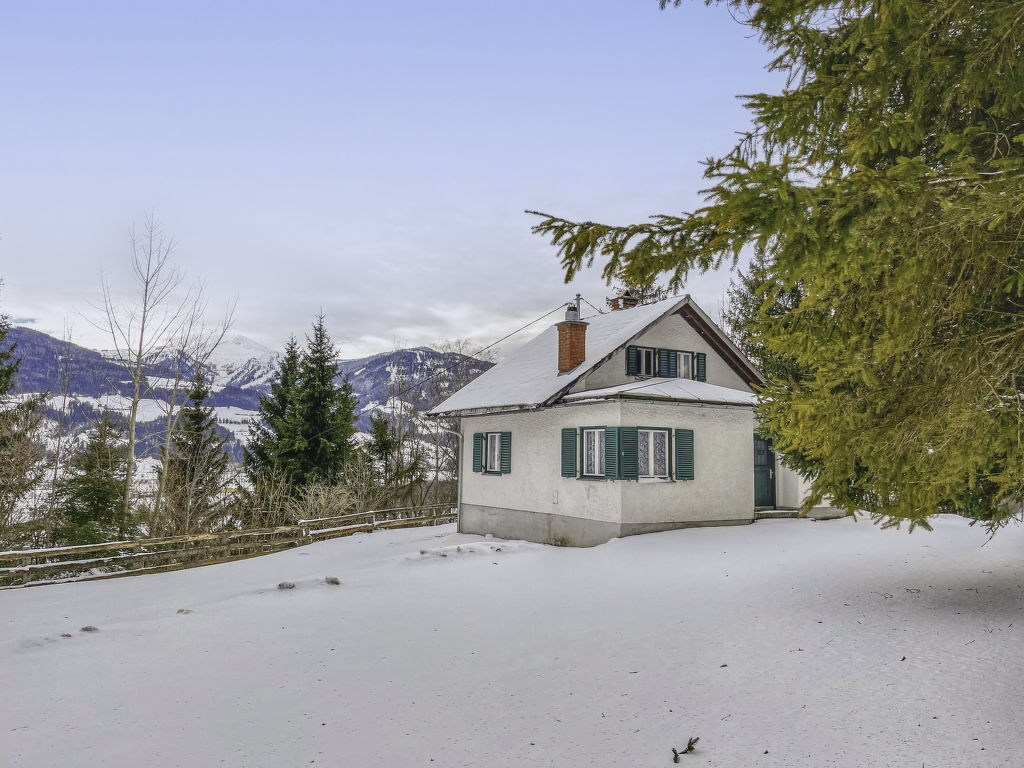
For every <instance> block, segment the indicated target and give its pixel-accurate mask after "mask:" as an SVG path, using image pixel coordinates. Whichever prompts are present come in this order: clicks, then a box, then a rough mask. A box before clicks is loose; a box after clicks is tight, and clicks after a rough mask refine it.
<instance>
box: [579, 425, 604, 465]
mask: <svg viewBox="0 0 1024 768" xmlns="http://www.w3.org/2000/svg"><path fill="white" fill-rule="evenodd" d="M604 435H605V430H604V427H601V428H599V429H584V430H583V476H584V477H604Z"/></svg>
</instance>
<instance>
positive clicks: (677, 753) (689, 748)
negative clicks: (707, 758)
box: [672, 736, 700, 763]
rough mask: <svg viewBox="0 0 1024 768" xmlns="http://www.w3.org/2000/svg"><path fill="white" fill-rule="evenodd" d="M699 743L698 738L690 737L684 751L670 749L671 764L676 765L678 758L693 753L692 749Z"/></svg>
mask: <svg viewBox="0 0 1024 768" xmlns="http://www.w3.org/2000/svg"><path fill="white" fill-rule="evenodd" d="M698 741H700V736H691V737H690V740H689V741H688V742H687V743H686V749H684V750H683V751H681V752H680V751H679V750H678V749H676V748H675V747H672V762H673V763H678V762H679V756H680V755H685V754H688V753H690V752H693V748H694V747H696V746H697V742H698Z"/></svg>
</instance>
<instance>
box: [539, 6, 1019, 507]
mask: <svg viewBox="0 0 1024 768" xmlns="http://www.w3.org/2000/svg"><path fill="white" fill-rule="evenodd" d="M669 2H670V0H661V5H662V7H664V6H666V5H668V4H669ZM671 2H672V4H674V5H679V4H680V0H671ZM722 4H724V5H727V6H728V7H729V8H730V10H732V11H733V12H734V14H736V15H737V16H739V17H745V20H746V22H747V23H748V24H749V25H750V26H751V27H752V28H753V29H754V30H756V32H757V33H758V34H759V36H760V39H761V40H762V42H763V43H764V44H765V45H766V46H767V47H768V48H769V49H770V50H772V51H773V52H774V54H775V58H774V60H773V61H772V64H771V67H772V68H773V69H775V70H779V71H782V72H784V73H785V74H786V75H787V76H788V81H787V87H786V88H785V89H784V90H783V91H782V92H781V93H779V94H774V95H772V94H756V95H752V96H749V97H747V106H748V108H749V109H750V111H751V114H752V119H753V125H754V127H753V129H752V130H751V131H750V132H749V134H748V135H746V136H745V137H743V138H742V139H741V141H740V142H739V144H738V145H737V147H736V148H735V150H734V151H733V152H732V153H730V154H729V155H728V156H726V157H724V158H720V159H716V160H712V161H709V163H708V165H707V168H706V172H705V175H706V177H707V178H708V179H709V180H710V184H711V187H710V189H709V190H708V192H707V198H706V199H707V204H706V206H705V207H703V208H701V209H699V210H698V211H696V212H694V213H692V214H682V215H672V216H656V217H654V219H653V220H652V221H649V222H646V223H642V224H637V225H632V226H626V227H618V226H607V225H602V224H597V223H594V222H574V221H568V220H565V219H561V218H558V217H552V216H545V217H544V219H543V220H542V221H541V222H540V224H538V225H537V227H536V228H535V231H537V232H539V233H543V234H546V235H548V236H550V237H551V238H552V241H553V243H554V244H556V245H557V246H558V248H559V253H560V256H561V258H562V264H563V266H564V268H565V270H566V276H567V277H569V278H571V277H572V276H573V275H574V274H575V273H576V272H577V271H578V270H580V269H581V268H583V267H585V266H588V265H590V264H592V263H593V261H594V259H595V258H599V259H601V260H602V261H604V262H605V266H604V270H605V275H606V276H607V277H615V276H618V275H620V274H621V275H625V276H626V278H627V279H628V280H629V281H630V282H633V283H636V284H646V283H649V282H651V280H653V279H655V278H656V277H657V276H658V275H659V274H661V273H663V272H668V273H669V275H670V278H671V284H672V285H679V284H680V283H681V282H682V281H683V279H684V278H685V276H686V274H687V272H688V271H690V270H696V271H703V270H708V269H712V268H715V267H717V266H719V265H721V264H723V263H730V262H732V263H735V261H736V259H737V258H738V256H739V254H740V253H741V251H743V250H744V249H749V250H751V251H753V253H754V254H755V255H756V257H757V258H758V259H759V260H760V261H761V263H762V265H763V268H764V275H763V277H764V285H765V286H767V288H766V292H765V294H764V301H763V303H762V307H761V308H759V310H758V312H757V316H756V318H754V320H753V322H752V324H751V327H752V329H753V332H754V334H755V335H756V336H757V337H758V338H759V339H761V340H763V344H764V346H765V349H766V350H767V351H768V352H770V353H771V354H773V355H777V356H779V357H780V358H791V359H792V360H793V361H795V363H796V364H797V366H798V367H799V368H800V370H801V371H804V372H806V375H791V374H786V373H780V374H779V375H776V376H775V377H774V378H773V379H772V380H771V381H770V382H769V384H768V386H767V387H766V388H765V390H764V391H763V392H762V397H761V404H760V407H759V413H760V416H761V418H762V419H763V420H764V423H765V426H766V428H767V429H768V430H769V431H770V432H771V433H773V434H774V435H775V436H776V438H777V443H776V444H777V446H778V447H779V448H780V449H782V450H783V451H786V452H793V453H800V454H802V455H803V456H805V457H807V459H808V460H810V461H812V462H814V463H816V465H817V466H818V471H817V473H816V474H815V476H814V479H813V489H814V492H815V494H816V495H817V497H818V498H820V497H821V496H823V495H828V496H830V497H831V498H832V499H833V501H834V503H836V504H838V505H840V506H842V507H845V508H848V509H854V508H866V509H868V510H870V511H872V512H874V513H876V514H877V516H878V518H879V519H882V520H884V521H886V522H887V523H895V522H899V521H900V520H904V519H905V520H909V521H911V524H912V525H911V527H913V525H915V524H922V525H925V526H927V519H928V517H929V516H930V515H932V514H934V513H936V512H938V511H946V510H955V511H960V512H963V513H966V514H968V515H972V516H975V517H977V518H980V519H984V520H987V521H988V522H989V524H990V525H992V526H996V525H998V524H1000V523H1001V522H1003V521H1005V520H1007V519H1010V518H1011V517H1012V516H1013V515H1014V514H1015V510H1016V509H1019V508H1020V504H1021V502H1022V501H1024V440H1022V439H1021V436H1022V434H1024V395H1022V391H1024V55H1022V54H1021V52H1022V50H1024V14H1022V13H1021V3H1020V2H1019V0H975V1H974V2H971V3H941V2H934V1H933V0H903V2H899V3H896V2H881V1H875V2H867V1H866V0H836V1H835V2H826V1H825V0H799V1H798V2H767V1H766V0H727V1H725V2H723V3H722ZM795 289H799V293H800V296H799V301H798V303H796V304H795V306H793V307H791V308H790V309H787V311H784V312H781V313H779V314H772V313H770V312H768V311H762V310H763V308H764V307H770V306H773V305H774V300H775V298H776V296H777V295H778V293H779V292H785V291H793V290H795ZM812 501H813V500H812Z"/></svg>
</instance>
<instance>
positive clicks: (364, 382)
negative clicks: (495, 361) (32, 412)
mask: <svg viewBox="0 0 1024 768" xmlns="http://www.w3.org/2000/svg"><path fill="white" fill-rule="evenodd" d="M7 342H8V343H10V342H14V343H15V344H17V352H16V354H17V356H19V357H20V358H21V368H20V370H19V372H18V377H17V379H16V384H15V386H16V390H18V391H20V392H22V393H25V394H28V393H42V392H46V393H48V398H47V401H46V406H47V419H48V423H47V429H46V433H47V438H48V440H50V441H52V440H54V439H55V436H56V433H57V429H58V420H59V417H60V413H61V405H62V401H63V391H64V383H63V382H64V381H65V379H66V380H67V382H68V387H67V390H68V402H67V406H66V408H64V411H65V413H66V416H65V434H68V435H80V434H82V433H83V432H84V431H85V430H87V429H88V427H89V426H90V425H91V424H92V423H94V422H95V421H96V420H97V419H98V418H99V417H100V416H101V415H102V414H103V413H104V412H106V413H111V414H114V415H115V417H118V416H120V417H121V418H123V416H124V414H126V413H127V409H128V406H129V405H130V396H131V383H130V381H129V377H128V376H127V375H126V373H125V371H124V369H122V368H121V367H120V366H119V365H118V364H117V363H116V362H113V356H112V355H111V354H110V353H103V352H99V351H96V350H93V349H88V348H85V347H80V346H77V345H74V344H72V345H68V344H66V343H65V342H64V341H62V340H61V339H57V338H54V337H52V336H49V335H47V334H45V333H41V332H39V331H36V330H33V329H31V328H25V327H19V326H14V327H12V328H11V329H10V332H9V333H8V337H7ZM278 359H279V353H277V352H276V351H274V350H272V349H269V348H267V347H264V346H263V345H261V344H258V343H257V342H255V341H253V340H251V339H248V338H246V337H245V336H241V335H238V334H234V335H230V336H228V337H226V338H225V339H224V341H223V342H222V343H221V345H220V346H219V347H218V348H217V350H216V351H215V352H214V354H213V355H212V356H211V357H210V359H209V360H208V361H207V363H206V364H205V365H204V372H205V373H206V377H207V381H208V382H209V383H210V385H211V389H212V393H211V395H210V398H209V400H208V405H210V406H211V407H213V408H214V410H215V412H216V415H217V421H218V429H219V430H220V431H221V432H222V433H223V434H224V435H225V436H227V437H228V438H229V441H230V442H229V444H228V450H229V453H230V454H231V457H232V459H233V460H236V461H237V460H240V458H241V452H242V446H243V445H244V444H245V441H246V439H247V438H248V431H249V420H250V419H251V418H253V417H255V416H256V408H257V405H258V403H259V399H260V397H261V396H262V395H265V394H267V393H268V392H269V391H270V384H271V382H272V381H273V380H274V377H275V375H276V371H277V365H278ZM491 365H492V363H489V362H485V361H480V360H475V359H473V358H471V357H467V356H465V355H462V354H459V353H456V352H447V353H442V352H438V351H437V350H434V349H431V348H429V347H415V348H412V349H399V350H395V351H392V352H384V353H381V354H377V355H371V356H369V357H363V358H358V359H355V360H343V361H341V362H340V363H339V365H338V370H339V378H344V377H346V376H347V377H348V380H349V381H350V382H351V384H352V387H353V389H354V390H355V392H356V395H357V396H358V398H359V407H358V408H357V410H356V412H357V414H358V426H359V428H360V429H361V430H366V429H368V427H369V419H370V416H371V415H372V414H373V413H374V412H376V411H377V410H381V409H383V410H386V411H391V410H393V409H395V408H396V406H398V405H400V403H398V402H396V398H397V399H398V400H400V401H401V403H405V404H408V405H411V406H414V407H416V408H419V409H426V408H429V407H431V406H433V405H435V404H436V401H437V400H438V398H439V397H440V392H439V391H438V388H437V387H436V386H431V383H430V382H428V381H426V380H428V379H430V378H431V377H433V376H434V375H435V374H439V373H440V372H444V371H449V372H456V371H457V372H458V375H459V377H460V378H461V379H464V380H469V379H472V378H475V377H476V376H478V375H479V374H481V373H483V372H484V371H485V370H487V369H488V368H490V367H491ZM149 370H150V371H151V372H152V374H153V375H151V376H149V378H148V379H147V384H148V387H147V390H148V391H147V393H146V396H145V400H143V402H142V403H140V411H139V413H140V415H139V419H138V432H139V438H140V444H139V449H138V452H137V453H138V455H139V456H140V457H141V456H152V455H154V453H155V449H156V446H157V445H158V444H159V442H160V439H159V436H160V435H161V433H162V431H163V429H164V427H165V422H166V413H167V401H168V399H169V397H170V392H171V386H172V382H171V381H170V380H169V379H167V378H165V377H162V376H161V374H167V370H166V366H162V365H161V361H159V360H154V361H150V366H149Z"/></svg>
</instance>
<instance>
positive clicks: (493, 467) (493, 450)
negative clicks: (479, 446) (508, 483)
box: [484, 432, 501, 474]
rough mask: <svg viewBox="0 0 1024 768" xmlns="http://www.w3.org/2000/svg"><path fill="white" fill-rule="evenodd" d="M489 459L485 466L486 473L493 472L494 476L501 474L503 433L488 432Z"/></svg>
mask: <svg viewBox="0 0 1024 768" xmlns="http://www.w3.org/2000/svg"><path fill="white" fill-rule="evenodd" d="M485 455H486V457H487V459H486V462H485V464H484V471H485V472H491V473H494V474H500V473H501V433H500V432H488V433H487V450H486V452H485Z"/></svg>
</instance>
